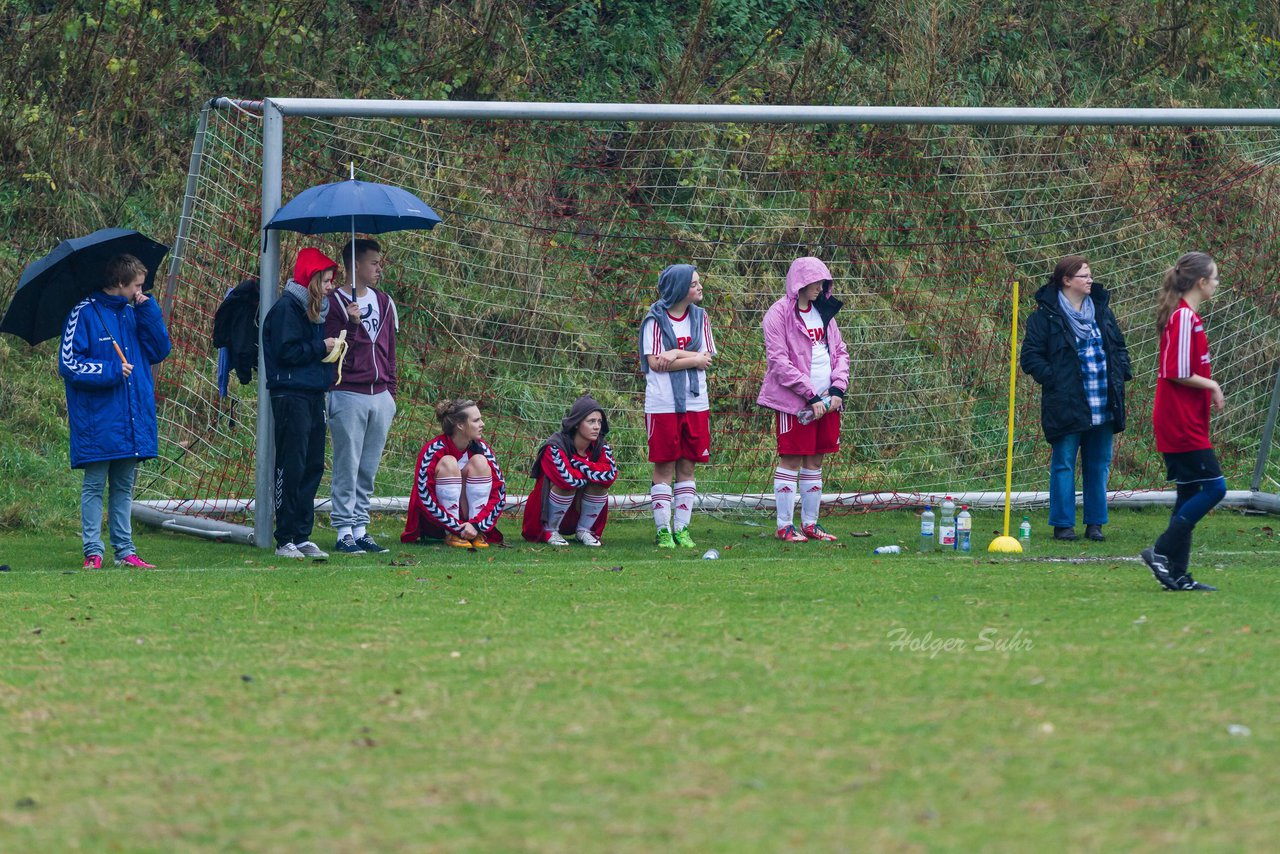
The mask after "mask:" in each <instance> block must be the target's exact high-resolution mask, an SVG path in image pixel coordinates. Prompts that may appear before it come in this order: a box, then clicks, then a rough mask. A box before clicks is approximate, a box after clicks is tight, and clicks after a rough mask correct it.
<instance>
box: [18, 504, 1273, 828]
mask: <svg viewBox="0 0 1280 854" xmlns="http://www.w3.org/2000/svg"><path fill="white" fill-rule="evenodd" d="M1164 515H1165V514H1164V512H1162V511H1155V510H1151V511H1146V512H1141V511H1117V512H1115V513H1114V514H1113V517H1112V524H1111V525H1110V526H1109V527H1108V529H1107V531H1108V535H1109V540H1108V542H1106V543H1101V544H1098V543H1089V544H1084V543H1078V544H1074V545H1068V544H1054V543H1050V542H1048V541H1047V539H1046V538H1045V537H1044V536H1043V533H1044V531H1045V530H1046V524H1045V523H1046V520H1045V516H1044V514H1043V513H1039V514H1035V515H1034V516H1033V521H1034V523H1035V525H1036V531H1037V537H1036V539H1035V540H1034V544H1033V546H1034V547H1033V549H1032V550H1031V552H1030V553H1029V554H1028V555H1026V556H1022V557H1000V558H991V557H989V556H988V555H987V554H986V553H985V552H981V551H980V552H975V553H974V554H973V555H972V556H968V557H963V556H956V555H945V556H944V555H939V554H934V555H928V556H919V555H915V554H911V553H907V554H903V555H898V556H884V557H873V556H872V555H871V554H870V551H871V548H872V547H873V546H874V545H882V544H886V543H890V542H901V543H903V544H904V546H905V547H906V548H908V549H913V548H914V531H915V517H914V516H912V515H910V514H907V513H883V514H872V515H867V516H852V517H840V518H834V519H832V520H831V522H830V525H829V527H830V528H831V529H832V530H833V531H835V532H836V533H839V534H845V535H848V534H851V533H852V532H854V531H869V532H871V534H872V536H870V537H867V538H852V537H849V536H846V537H845V538H844V539H843V540H842V542H841V543H839V544H834V545H826V546H818V545H817V544H808V545H804V546H800V545H796V546H784V545H782V544H779V543H776V542H774V541H773V540H771V539H769V536H768V535H769V534H771V530H770V529H769V527H768V526H767V525H766V527H763V528H761V527H750V526H746V525H743V524H740V523H733V522H726V521H714V520H712V521H706V520H700V521H698V522H697V524H696V525H695V528H694V530H695V536H696V538H697V539H698V542H699V544H700V546H701V547H708V546H716V547H718V548H719V549H720V551H721V554H722V557H721V559H720V560H718V561H704V560H700V559H699V555H700V554H701V552H702V548H699V549H698V551H697V553H695V554H690V553H688V552H680V553H678V554H670V553H663V554H660V553H658V552H657V551H656V550H655V549H653V548H652V546H650V545H649V541H650V539H651V536H652V529H651V526H650V525H649V524H647V523H645V522H644V521H625V522H624V521H615V522H614V523H612V524H611V525H610V527H609V529H608V531H607V535H608V536H607V538H606V547H605V548H604V549H600V550H588V549H585V548H581V547H574V548H572V549H569V550H567V551H563V552H561V551H554V552H553V551H552V550H551V549H550V548H549V547H540V548H535V547H530V546H528V545H526V544H524V543H519V544H518V545H515V546H514V547H513V548H509V549H496V548H491V549H489V550H487V551H482V552H477V553H469V552H459V551H457V550H445V549H444V548H443V547H423V548H419V547H398V546H397V548H396V549H394V550H393V552H392V554H391V555H389V556H380V557H375V556H363V557H348V558H343V559H339V558H337V557H335V558H334V559H332V560H330V561H329V562H328V563H317V564H312V563H305V564H303V563H294V562H281V561H278V560H277V559H276V558H274V557H271V556H268V555H267V554H266V553H262V552H257V551H254V550H251V549H247V548H240V547H236V546H227V545H219V544H214V543H204V542H200V541H195V540H192V539H189V538H182V537H177V536H172V535H167V534H159V533H156V532H153V531H147V530H140V531H138V532H136V533H137V534H138V535H139V536H138V540H139V545H140V550H141V552H142V554H143V555H144V556H145V557H147V558H148V559H149V560H152V561H153V562H156V563H159V564H161V565H162V568H161V569H159V570H155V571H149V572H137V571H124V570H117V569H114V568H113V569H105V570H102V571H99V572H91V573H86V572H82V571H80V570H79V569H77V568H75V567H78V565H79V562H80V561H79V541H78V537H77V536H75V535H73V534H71V533H68V534H67V535H59V536H53V537H50V536H40V537H37V536H25V535H11V534H10V535H5V536H4V537H3V538H2V539H0V563H4V564H8V565H9V566H10V567H11V570H10V571H8V572H3V573H0V637H3V639H4V642H5V653H4V665H3V673H4V678H3V680H2V681H0V714H2V715H3V718H4V721H5V724H4V726H3V728H2V731H0V751H2V755H0V761H2V766H3V773H2V774H0V850H4V851H14V852H18V851H64V850H86V851H194V850H232V851H344V852H345V851H349V852H365V851H396V850H401V851H456V850H467V851H522V850H528V851H566V852H568V851H574V852H580V851H637V852H638V851H699V852H701V851H735V852H736V851H776V850H820V851H837V850H849V851H862V850H891V851H924V850H966V851H971V850H997V851H1000V850H1003V851H1025V850H1034V849H1036V848H1040V849H1044V850H1166V849H1168V848H1169V847H1174V848H1178V849H1183V850H1269V849H1270V846H1271V845H1272V844H1273V843H1274V840H1275V839H1277V838H1280V802H1278V801H1277V799H1276V797H1275V792H1276V791H1277V788H1278V786H1280V771H1278V770H1277V761H1276V759H1277V756H1280V739H1278V738H1277V724H1278V723H1280V691H1278V690H1277V680H1276V661H1277V658H1278V656H1277V653H1278V652H1280V650H1278V649H1277V646H1278V645H1277V632H1276V628H1277V619H1276V615H1277V612H1278V611H1280V593H1278V588H1277V585H1276V582H1275V577H1274V572H1275V569H1274V566H1275V564H1276V558H1277V551H1278V549H1277V545H1276V543H1275V541H1274V540H1273V538H1272V534H1271V529H1270V527H1269V526H1270V525H1271V524H1272V523H1271V520H1269V519H1267V518H1266V517H1257V516H1244V515H1240V514H1237V513H1234V512H1231V511H1225V510H1222V511H1218V512H1216V513H1215V514H1213V515H1212V516H1211V517H1209V518H1208V519H1206V520H1205V521H1204V522H1203V523H1202V524H1201V527H1200V528H1199V529H1198V531H1197V533H1198V537H1197V542H1196V548H1195V552H1194V555H1193V561H1194V565H1195V566H1196V568H1197V571H1196V575H1197V577H1199V578H1201V580H1204V581H1208V582H1210V583H1212V584H1216V585H1218V586H1219V587H1220V588H1221V589H1220V591H1219V592H1217V593H1210V594H1189V593H1188V594H1183V593H1165V592H1162V591H1161V590H1160V589H1159V588H1158V587H1157V585H1156V584H1155V582H1154V581H1153V580H1152V578H1151V577H1150V574H1149V573H1148V572H1147V571H1146V569H1145V568H1144V567H1143V566H1142V565H1141V563H1139V562H1137V561H1136V560H1135V558H1134V557H1133V556H1134V555H1136V553H1137V551H1138V550H1139V549H1140V548H1141V547H1142V546H1143V545H1145V544H1147V543H1148V542H1149V541H1150V539H1151V538H1152V537H1153V536H1154V534H1155V533H1157V531H1158V529H1159V528H1160V527H1162V521H1163V518H1164ZM762 521H764V520H762ZM998 521H999V520H998V517H997V514H995V513H987V514H979V515H978V516H977V519H976V525H975V529H976V531H977V536H975V541H976V543H977V544H978V546H979V547H980V548H985V545H986V543H987V542H988V540H989V539H990V535H989V532H990V531H991V530H992V529H994V528H995V527H996V526H997V524H998ZM394 526H395V520H393V519H388V520H386V521H385V522H384V523H382V524H381V525H379V526H378V527H377V528H376V533H378V534H379V535H382V536H383V538H384V539H386V540H387V541H392V540H393V539H394V534H393V528H394ZM504 528H505V530H507V532H508V534H509V536H510V535H511V534H513V533H514V532H515V530H516V526H515V525H514V524H513V523H511V522H507V523H505V525H504ZM326 533H327V532H326ZM317 539H318V541H320V543H321V545H322V546H326V545H328V544H329V543H330V542H331V539H332V537H331V536H322V535H318V536H317ZM1068 559H1074V562H1072V561H1069V560H1068Z"/></svg>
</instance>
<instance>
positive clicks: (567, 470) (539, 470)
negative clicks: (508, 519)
mask: <svg viewBox="0 0 1280 854" xmlns="http://www.w3.org/2000/svg"><path fill="white" fill-rule="evenodd" d="M608 433H609V418H608V416H606V415H605V413H604V407H602V406H601V405H600V404H599V403H598V402H596V399H595V398H594V397H592V396H591V395H589V394H584V395H583V396H582V397H580V398H578V399H577V400H575V401H574V402H573V406H572V407H570V408H569V414H567V415H566V416H565V417H564V420H563V421H561V422H560V432H558V433H553V434H552V435H551V436H550V437H548V438H547V440H546V441H545V442H543V443H542V445H541V447H539V448H538V452H537V453H536V454H534V457H533V468H532V470H531V471H530V472H529V476H530V477H532V478H533V479H534V480H535V481H536V483H535V484H534V486H533V491H532V492H530V493H529V500H528V502H527V503H526V504H525V506H524V526H523V528H522V530H521V534H522V535H523V536H524V538H525V539H526V540H528V541H529V542H531V543H549V544H551V545H553V546H567V545H569V541H568V540H566V539H565V538H564V535H565V534H573V535H574V536H575V537H577V539H578V542H580V543H582V544H583V545H584V546H598V545H600V536H601V535H602V534H603V533H604V526H605V522H606V520H607V519H608V516H609V509H608V502H609V487H610V486H612V485H613V482H614V481H615V480H617V478H618V466H617V465H616V464H615V463H614V461H613V451H612V450H611V449H610V448H609V445H608V443H607V442H605V440H604V437H605V436H606V435H608Z"/></svg>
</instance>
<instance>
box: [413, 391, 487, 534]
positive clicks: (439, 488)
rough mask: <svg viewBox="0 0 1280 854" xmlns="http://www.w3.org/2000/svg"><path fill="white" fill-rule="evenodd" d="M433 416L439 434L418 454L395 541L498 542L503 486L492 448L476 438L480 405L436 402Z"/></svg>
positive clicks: (481, 430) (479, 433) (481, 423)
mask: <svg viewBox="0 0 1280 854" xmlns="http://www.w3.org/2000/svg"><path fill="white" fill-rule="evenodd" d="M436 418H438V419H440V427H441V428H442V429H443V432H442V433H441V434H440V435H439V436H436V437H435V438H434V439H432V440H431V441H429V442H427V444H425V445H423V446H422V450H421V451H420V452H419V453H418V464H417V466H416V467H415V469H414V478H413V489H412V493H411V494H410V496H409V513H408V516H407V518H406V519H405V524H404V533H402V534H401V535H400V542H402V543H416V542H418V541H420V540H422V539H432V540H444V544H445V545H446V546H457V547H460V548H471V549H484V548H488V547H489V544H490V543H501V542H502V533H501V532H500V531H499V530H498V517H500V516H501V515H502V507H503V502H504V501H505V500H506V497H507V482H506V480H504V479H503V477H502V467H501V466H499V465H498V458H497V457H496V456H494V453H493V449H492V448H490V447H489V446H488V444H486V443H485V441H484V440H483V439H481V438H480V437H481V436H482V435H483V433H484V418H483V417H482V416H481V415H480V407H479V406H476V402H475V401H474V400H466V399H456V400H444V401H441V402H440V403H437V404H436Z"/></svg>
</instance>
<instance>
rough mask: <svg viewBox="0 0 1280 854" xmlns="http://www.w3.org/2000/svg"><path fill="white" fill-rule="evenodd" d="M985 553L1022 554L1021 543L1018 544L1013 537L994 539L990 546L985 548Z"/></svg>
mask: <svg viewBox="0 0 1280 854" xmlns="http://www.w3.org/2000/svg"><path fill="white" fill-rule="evenodd" d="M987 551H989V552H1006V553H1010V554H1022V543H1020V542H1018V540H1017V539H1016V538H1015V537H1009V536H1004V537H996V538H995V539H994V540H992V541H991V545H989V546H987Z"/></svg>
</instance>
